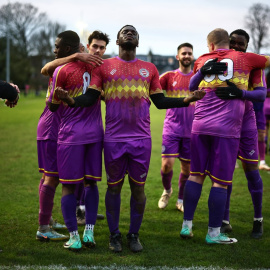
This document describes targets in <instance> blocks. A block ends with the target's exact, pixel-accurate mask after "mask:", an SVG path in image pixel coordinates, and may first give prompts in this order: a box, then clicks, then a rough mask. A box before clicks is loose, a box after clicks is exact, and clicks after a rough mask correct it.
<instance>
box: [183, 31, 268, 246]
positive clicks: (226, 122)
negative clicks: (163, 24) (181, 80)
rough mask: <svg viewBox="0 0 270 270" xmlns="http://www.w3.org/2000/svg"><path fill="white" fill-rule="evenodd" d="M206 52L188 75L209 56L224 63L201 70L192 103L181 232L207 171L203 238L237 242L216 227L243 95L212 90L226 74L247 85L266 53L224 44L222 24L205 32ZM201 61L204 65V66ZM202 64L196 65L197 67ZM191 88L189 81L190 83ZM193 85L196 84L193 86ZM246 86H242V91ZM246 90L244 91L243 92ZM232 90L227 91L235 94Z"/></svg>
mask: <svg viewBox="0 0 270 270" xmlns="http://www.w3.org/2000/svg"><path fill="white" fill-rule="evenodd" d="M207 43H208V48H209V52H210V53H208V54H205V55H202V56H201V57H199V58H198V59H197V61H196V62H195V66H194V72H196V73H197V72H198V73H197V74H196V75H194V77H193V78H192V79H191V85H192V83H193V80H196V78H197V77H201V74H200V72H201V71H202V70H205V69H207V65H208V62H209V61H213V60H215V61H216V60H218V61H221V62H224V63H226V64H227V72H226V73H224V74H222V75H217V76H215V75H211V76H205V77H204V79H203V80H202V81H201V83H200V85H199V89H205V91H206V95H205V97H204V98H203V99H202V100H200V101H198V102H197V103H196V107H195V118H194V121H193V125H192V135H191V170H190V177H189V179H188V181H187V183H186V187H185V191H184V207H185V212H184V221H183V225H182V230H181V232H180V236H181V237H182V238H191V237H193V233H192V220H193V217H194V212H195V209H196V207H197V204H198V201H199V198H200V195H201V190H202V185H203V182H204V180H205V177H206V175H208V176H209V177H210V179H211V180H212V183H213V185H212V188H211V191H210V195H209V200H208V207H209V224H208V233H207V235H206V242H207V243H208V244H231V243H235V242H237V240H236V239H234V238H229V237H227V236H226V235H224V234H222V233H220V228H221V224H222V219H223V215H224V211H225V205H226V199H227V186H228V185H230V184H231V183H232V176H233V172H234V166H235V162H236V157H237V152H238V147H239V138H240V133H241V127H242V119H243V114H244V109H245V101H244V100H240V99H231V100H222V99H219V98H218V97H217V95H216V89H217V87H220V86H221V87H222V86H227V83H226V80H231V81H233V82H235V83H236V84H237V86H238V88H239V89H241V90H247V82H248V79H249V73H250V71H251V70H252V69H254V68H265V67H266V66H269V65H270V59H269V57H268V56H260V55H256V54H251V53H242V52H236V51H234V50H229V35H228V33H227V31H225V30H223V29H220V28H219V29H215V30H213V31H212V32H210V33H209V35H208V37H207ZM205 66H206V67H205ZM200 69H201V70H200ZM190 89H191V90H193V88H192V87H190ZM195 89H196V88H195ZM244 92H246V91H241V93H244ZM245 94H246V93H245ZM237 95H238V94H237V91H236V92H234V93H229V94H228V96H229V97H232V96H233V97H235V96H237Z"/></svg>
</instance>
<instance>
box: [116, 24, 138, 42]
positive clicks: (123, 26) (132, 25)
mask: <svg viewBox="0 0 270 270" xmlns="http://www.w3.org/2000/svg"><path fill="white" fill-rule="evenodd" d="M127 26H131V27H133V28H134V29H135V30H136V32H137V33H138V31H137V29H136V28H135V27H134V26H133V25H130V24H126V25H124V26H123V27H122V28H121V29H120V30H119V31H118V33H117V39H118V38H119V35H120V32H121V31H122V29H123V28H125V27H127ZM138 38H139V33H138Z"/></svg>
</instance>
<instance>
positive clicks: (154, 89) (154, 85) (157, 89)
mask: <svg viewBox="0 0 270 270" xmlns="http://www.w3.org/2000/svg"><path fill="white" fill-rule="evenodd" d="M160 93H163V90H162V87H161V85H160V82H159V74H158V71H157V68H156V67H155V66H154V69H153V76H152V79H151V82H150V88H149V95H153V94H160Z"/></svg>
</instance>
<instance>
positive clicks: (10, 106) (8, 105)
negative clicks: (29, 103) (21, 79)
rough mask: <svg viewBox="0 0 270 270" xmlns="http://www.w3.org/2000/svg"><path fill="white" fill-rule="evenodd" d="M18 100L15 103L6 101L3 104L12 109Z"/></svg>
mask: <svg viewBox="0 0 270 270" xmlns="http://www.w3.org/2000/svg"><path fill="white" fill-rule="evenodd" d="M17 102H18V98H17V99H16V100H15V101H9V100H7V99H6V101H5V104H6V106H7V107H9V108H14V107H15V106H16V105H17Z"/></svg>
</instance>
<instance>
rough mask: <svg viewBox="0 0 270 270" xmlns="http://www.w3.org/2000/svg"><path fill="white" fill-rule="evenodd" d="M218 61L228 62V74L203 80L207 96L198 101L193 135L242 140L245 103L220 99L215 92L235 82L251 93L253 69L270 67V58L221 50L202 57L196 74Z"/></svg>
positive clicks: (200, 86) (195, 70) (240, 87)
mask: <svg viewBox="0 0 270 270" xmlns="http://www.w3.org/2000/svg"><path fill="white" fill-rule="evenodd" d="M215 58H218V61H221V62H225V63H227V72H226V73H225V74H223V75H209V76H205V77H204V79H203V80H202V81H201V83H200V85H199V89H204V90H205V91H206V95H205V97H204V98H203V99H201V100H199V101H197V102H196V106H195V117H194V121H193V125H192V133H194V134H205V135H212V136H219V137H225V138H239V137H240V131H241V127H242V119H243V115H244V110H245V101H244V100H239V99H232V100H222V99H219V98H218V97H217V96H216V94H215V90H216V88H217V87H226V86H227V84H226V80H230V81H232V82H233V83H234V84H236V86H237V87H238V88H239V89H242V90H247V89H248V83H249V74H250V72H251V70H252V69H256V68H261V69H262V68H265V67H267V66H269V65H270V58H269V56H262V55H257V54H253V53H243V52H238V51H234V50H228V49H219V50H216V51H214V52H211V53H208V54H204V55H202V56H201V57H199V58H198V59H197V61H196V62H195V65H194V73H196V72H197V71H198V70H199V69H200V68H201V67H202V66H203V65H204V64H205V63H206V62H207V61H209V60H213V59H215Z"/></svg>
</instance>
